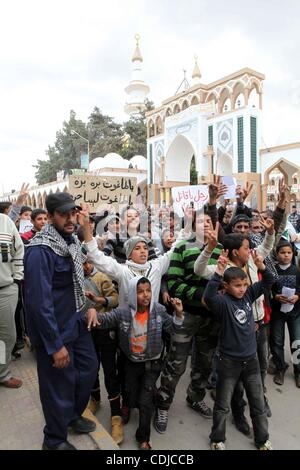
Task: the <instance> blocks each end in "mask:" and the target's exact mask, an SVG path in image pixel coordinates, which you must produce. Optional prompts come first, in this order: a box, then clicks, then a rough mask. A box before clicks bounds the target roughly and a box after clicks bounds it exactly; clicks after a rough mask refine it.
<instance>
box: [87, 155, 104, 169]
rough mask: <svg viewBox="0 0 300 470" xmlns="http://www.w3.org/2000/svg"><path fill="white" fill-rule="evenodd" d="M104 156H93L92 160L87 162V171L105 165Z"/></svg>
mask: <svg viewBox="0 0 300 470" xmlns="http://www.w3.org/2000/svg"><path fill="white" fill-rule="evenodd" d="M103 161H104V158H102V157H97V158H94V160H92V161H91V163H90V164H89V171H95V170H99V169H100V168H103V167H104V166H105V164H103V163H104V162H103Z"/></svg>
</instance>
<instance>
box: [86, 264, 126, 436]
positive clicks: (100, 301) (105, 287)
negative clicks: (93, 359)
mask: <svg viewBox="0 0 300 470" xmlns="http://www.w3.org/2000/svg"><path fill="white" fill-rule="evenodd" d="M83 270H84V289H85V295H86V297H87V299H88V300H87V302H86V304H85V310H84V313H85V312H87V310H88V309H89V308H95V310H96V311H97V312H98V313H100V314H103V313H106V312H108V311H110V310H111V309H112V308H114V307H116V306H117V305H118V293H117V291H116V289H115V287H114V285H113V283H112V281H111V280H110V279H109V278H108V277H107V276H106V274H103V273H100V272H98V271H97V270H96V269H95V267H94V265H93V264H92V263H90V262H88V261H85V262H84V263H83ZM92 338H93V342H94V346H95V349H96V354H97V357H98V361H99V366H100V362H101V364H102V367H103V373H104V382H105V388H106V391H107V394H108V400H109V404H110V412H111V430H112V431H111V435H112V438H113V439H114V441H115V442H116V443H117V444H121V442H122V441H123V423H122V418H121V405H120V381H119V377H118V371H117V360H116V355H117V345H118V342H117V337H116V331H115V330H113V329H105V330H99V329H98V328H95V329H93V331H92ZM100 401H101V395H100V382H99V372H98V375H97V379H96V381H95V384H94V387H93V390H92V392H91V398H90V401H89V408H90V410H91V411H92V412H93V413H95V412H96V411H97V410H98V408H99V406H100Z"/></svg>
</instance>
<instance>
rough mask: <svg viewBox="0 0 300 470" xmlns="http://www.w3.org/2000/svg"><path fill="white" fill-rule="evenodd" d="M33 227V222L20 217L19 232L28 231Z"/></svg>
mask: <svg viewBox="0 0 300 470" xmlns="http://www.w3.org/2000/svg"><path fill="white" fill-rule="evenodd" d="M32 227H33V223H32V222H31V221H30V220H24V219H20V225H19V233H26V232H30V230H31V229H32Z"/></svg>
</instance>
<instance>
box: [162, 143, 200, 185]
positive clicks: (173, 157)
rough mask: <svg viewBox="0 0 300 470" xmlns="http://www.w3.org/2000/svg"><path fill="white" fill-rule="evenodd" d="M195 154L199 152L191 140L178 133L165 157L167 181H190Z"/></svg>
mask: <svg viewBox="0 0 300 470" xmlns="http://www.w3.org/2000/svg"><path fill="white" fill-rule="evenodd" d="M193 155H195V159H196V161H197V154H196V151H195V149H194V146H193V144H192V143H191V142H190V140H189V139H188V138H187V137H185V136H184V135H182V134H178V135H177V136H176V137H175V139H174V140H173V142H172V143H171V145H170V147H169V149H168V151H167V154H166V157H165V175H166V180H167V181H179V182H186V183H187V184H189V183H190V165H191V160H192V157H193Z"/></svg>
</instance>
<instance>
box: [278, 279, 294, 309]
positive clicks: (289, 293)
mask: <svg viewBox="0 0 300 470" xmlns="http://www.w3.org/2000/svg"><path fill="white" fill-rule="evenodd" d="M295 292H296V289H291V288H290V287H285V286H283V288H282V295H285V297H287V298H288V299H290V298H291V297H293V295H295ZM293 308H294V304H281V307H280V311H281V312H283V313H288V312H291V311H292V310H293Z"/></svg>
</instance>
